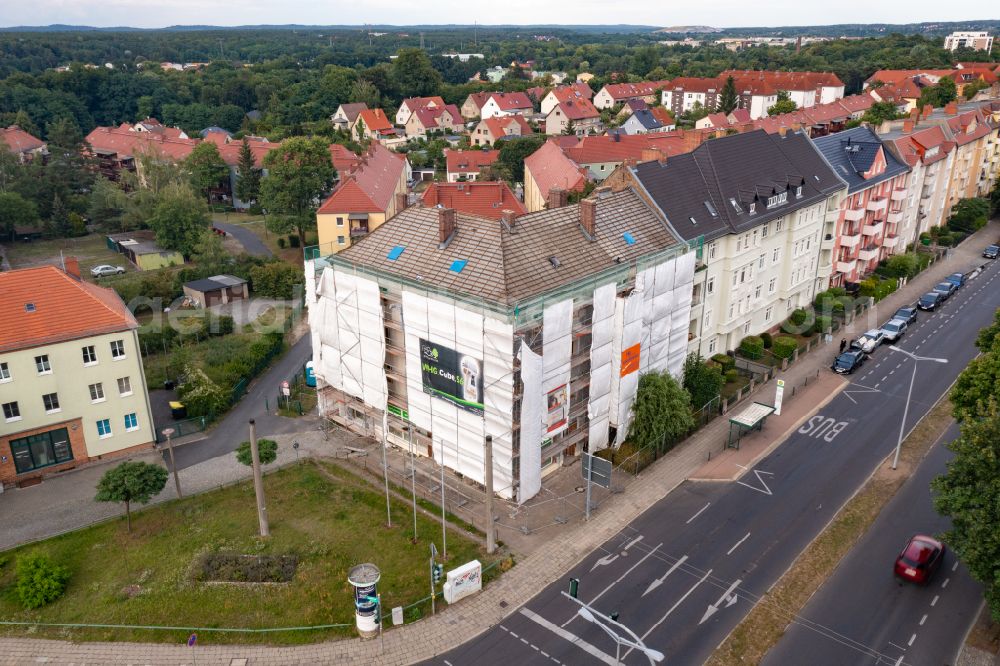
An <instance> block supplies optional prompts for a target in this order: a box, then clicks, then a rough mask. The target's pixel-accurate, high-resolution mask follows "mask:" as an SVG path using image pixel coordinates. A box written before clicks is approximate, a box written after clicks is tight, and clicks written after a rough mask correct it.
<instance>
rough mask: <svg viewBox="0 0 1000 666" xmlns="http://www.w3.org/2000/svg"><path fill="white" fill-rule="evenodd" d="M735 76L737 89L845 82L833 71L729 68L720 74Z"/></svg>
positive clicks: (813, 86)
mask: <svg viewBox="0 0 1000 666" xmlns="http://www.w3.org/2000/svg"><path fill="white" fill-rule="evenodd" d="M730 76H731V77H733V79H734V82H735V83H736V89H737V90H739V89H741V88H744V89H752V90H761V91H767V92H770V91H778V90H814V89H816V88H820V87H832V88H842V87H843V86H844V82H843V81H841V80H840V77H838V76H837V75H836V74H834V73H833V72H783V71H772V70H754V69H728V70H726V71H724V72H721V73H720V74H719V81H721V82H722V83H725V82H726V79H728V78H729V77H730Z"/></svg>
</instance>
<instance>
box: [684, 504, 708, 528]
mask: <svg viewBox="0 0 1000 666" xmlns="http://www.w3.org/2000/svg"><path fill="white" fill-rule="evenodd" d="M711 505H712V503H711V502H709V503H708V504H706V505H705V506H703V507H701V508H700V509H698V513H696V514H694V515H693V516H691V517H690V518H688V519H687V522H686V523H684V524H685V525H690V524H691V521H692V520H694V519H695V518H697V517H698V516H700V515H701V512H702V511H704V510H705V509H707V508H708V507H710V506H711Z"/></svg>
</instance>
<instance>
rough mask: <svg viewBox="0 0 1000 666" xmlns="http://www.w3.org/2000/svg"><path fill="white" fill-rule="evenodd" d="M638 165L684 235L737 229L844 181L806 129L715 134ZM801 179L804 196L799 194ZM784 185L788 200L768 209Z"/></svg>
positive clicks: (806, 201) (648, 188) (813, 198)
mask: <svg viewBox="0 0 1000 666" xmlns="http://www.w3.org/2000/svg"><path fill="white" fill-rule="evenodd" d="M633 172H634V174H635V176H636V178H637V179H638V181H639V182H640V183H641V184H642V186H643V187H644V188H645V190H646V191H647V192H648V193H649V196H650V197H651V198H652V199H653V201H654V202H655V203H656V205H657V206H659V208H660V210H662V211H663V213H664V214H665V215H666V217H667V220H668V221H669V223H670V225H671V227H672V228H673V229H674V230H675V231H676V232H677V233H678V234H680V236H681V237H683V238H684V239H686V240H694V239H697V238H698V237H700V236H704V237H705V238H706V239H711V238H717V237H719V236H724V235H726V234H730V233H740V232H742V231H744V230H745V229H750V228H753V227H755V226H758V225H761V224H764V223H765V222H768V221H770V220H773V219H776V218H778V217H781V216H783V215H786V214H788V213H789V212H791V211H794V210H798V209H800V208H805V207H807V206H811V205H813V204H815V203H816V202H817V201H821V200H822V199H824V198H826V197H827V196H829V195H830V194H831V193H833V192H836V191H837V190H840V189H843V187H844V181H843V180H841V179H840V178H838V177H837V174H836V173H835V172H834V171H833V169H831V168H830V165H829V164H827V162H826V161H825V160H824V159H823V156H822V155H821V154H820V153H819V152H818V151H817V150H816V148H815V147H814V146H813V144H812V143H811V142H810V140H809V138H808V137H807V136H806V135H805V134H803V133H802V132H789V133H788V134H787V135H786V136H781V135H780V134H768V133H767V132H765V131H763V130H757V131H754V132H746V133H743V134H734V135H731V136H726V137H721V138H718V139H712V140H709V141H706V142H705V143H703V144H701V145H700V146H698V147H697V148H696V149H695V150H694V151H692V152H690V153H685V154H682V155H677V156H672V157H670V158H669V159H668V160H667V161H666V162H664V163H661V162H659V161H652V162H643V163H641V164H639V165H637V166H636V167H635V168H634V171H633ZM800 185H801V186H802V196H801V197H796V196H795V191H796V188H797V187H798V186H800ZM782 192H787V193H788V200H787V203H783V204H777V205H775V206H773V208H772V209H768V208H767V199H768V197H770V196H773V195H777V194H780V193H782ZM733 201H735V202H736V204H737V205H738V207H739V210H737V208H736V207H735V206H734V205H733V203H732V202H733ZM751 203H753V204H755V213H754V214H752V215H751V214H750V204H751Z"/></svg>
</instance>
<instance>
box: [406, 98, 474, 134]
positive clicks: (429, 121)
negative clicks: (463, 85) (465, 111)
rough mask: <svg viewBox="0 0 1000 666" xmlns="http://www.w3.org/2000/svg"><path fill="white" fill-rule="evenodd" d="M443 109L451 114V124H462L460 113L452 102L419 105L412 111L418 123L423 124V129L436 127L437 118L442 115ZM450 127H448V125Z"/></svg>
mask: <svg viewBox="0 0 1000 666" xmlns="http://www.w3.org/2000/svg"><path fill="white" fill-rule="evenodd" d="M445 111H447V112H448V113H449V114H451V120H452V125H454V124H458V125H461V124H462V122H463V121H462V114H461V113H459V111H458V107H456V106H455V105H454V104H446V105H444V106H436V107H427V106H425V107H421V108H419V109H417V110H416V111H414V112H413V114H414V115H415V116H416V117H417V119H418V120H419V121H420V124H421V125H423V126H424V128H425V129H435V128H437V127H438V120H439V119H440V118H441V116H442V115H444V113H445ZM449 128H450V127H449Z"/></svg>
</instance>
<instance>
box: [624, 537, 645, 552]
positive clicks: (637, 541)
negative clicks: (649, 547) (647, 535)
mask: <svg viewBox="0 0 1000 666" xmlns="http://www.w3.org/2000/svg"><path fill="white" fill-rule="evenodd" d="M640 541H642V535H641V534H640V535H639V536H637V537H636V538H634V539H632V540H631V541H629V542H628V543H627V544H625V547H624V548H622V550H628V549H629V548H631V547H632V546H634V545H635V544H637V543H639V542H640Z"/></svg>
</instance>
